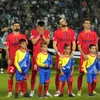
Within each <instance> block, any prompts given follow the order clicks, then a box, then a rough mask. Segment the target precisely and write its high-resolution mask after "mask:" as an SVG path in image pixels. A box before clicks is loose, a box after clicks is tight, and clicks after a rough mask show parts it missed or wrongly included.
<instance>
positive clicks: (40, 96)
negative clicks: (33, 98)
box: [38, 68, 45, 98]
mask: <svg viewBox="0 0 100 100" xmlns="http://www.w3.org/2000/svg"><path fill="white" fill-rule="evenodd" d="M44 82H45V73H44V71H43V69H40V68H39V86H38V97H39V98H42V88H43V85H44Z"/></svg>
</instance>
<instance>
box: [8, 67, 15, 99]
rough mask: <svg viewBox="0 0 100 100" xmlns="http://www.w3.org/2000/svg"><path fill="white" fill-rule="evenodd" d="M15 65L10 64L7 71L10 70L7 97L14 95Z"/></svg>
mask: <svg viewBox="0 0 100 100" xmlns="http://www.w3.org/2000/svg"><path fill="white" fill-rule="evenodd" d="M15 70H16V69H15V67H14V66H8V69H7V72H8V95H7V97H8V98H9V97H11V96H12V87H13V76H14V74H15Z"/></svg>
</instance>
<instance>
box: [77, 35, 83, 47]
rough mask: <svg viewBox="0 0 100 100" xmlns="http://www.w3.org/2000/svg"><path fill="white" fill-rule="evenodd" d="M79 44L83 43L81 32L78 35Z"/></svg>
mask: <svg viewBox="0 0 100 100" xmlns="http://www.w3.org/2000/svg"><path fill="white" fill-rule="evenodd" d="M77 44H78V45H82V38H81V35H80V34H79V35H78V41H77Z"/></svg>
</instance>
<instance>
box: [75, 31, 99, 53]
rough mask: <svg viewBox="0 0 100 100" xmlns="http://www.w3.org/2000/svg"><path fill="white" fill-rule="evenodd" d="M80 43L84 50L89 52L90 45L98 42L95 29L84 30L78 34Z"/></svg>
mask: <svg viewBox="0 0 100 100" xmlns="http://www.w3.org/2000/svg"><path fill="white" fill-rule="evenodd" d="M77 43H78V45H81V47H82V51H83V52H84V53H85V54H88V53H89V49H88V47H89V45H90V44H97V43H98V36H97V34H96V32H94V31H92V30H91V31H90V32H85V31H82V32H81V33H80V34H79V36H78V42H77Z"/></svg>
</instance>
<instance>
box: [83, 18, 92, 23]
mask: <svg viewBox="0 0 100 100" xmlns="http://www.w3.org/2000/svg"><path fill="white" fill-rule="evenodd" d="M85 21H90V23H91V19H90V18H85V19H83V23H84V22H85Z"/></svg>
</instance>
